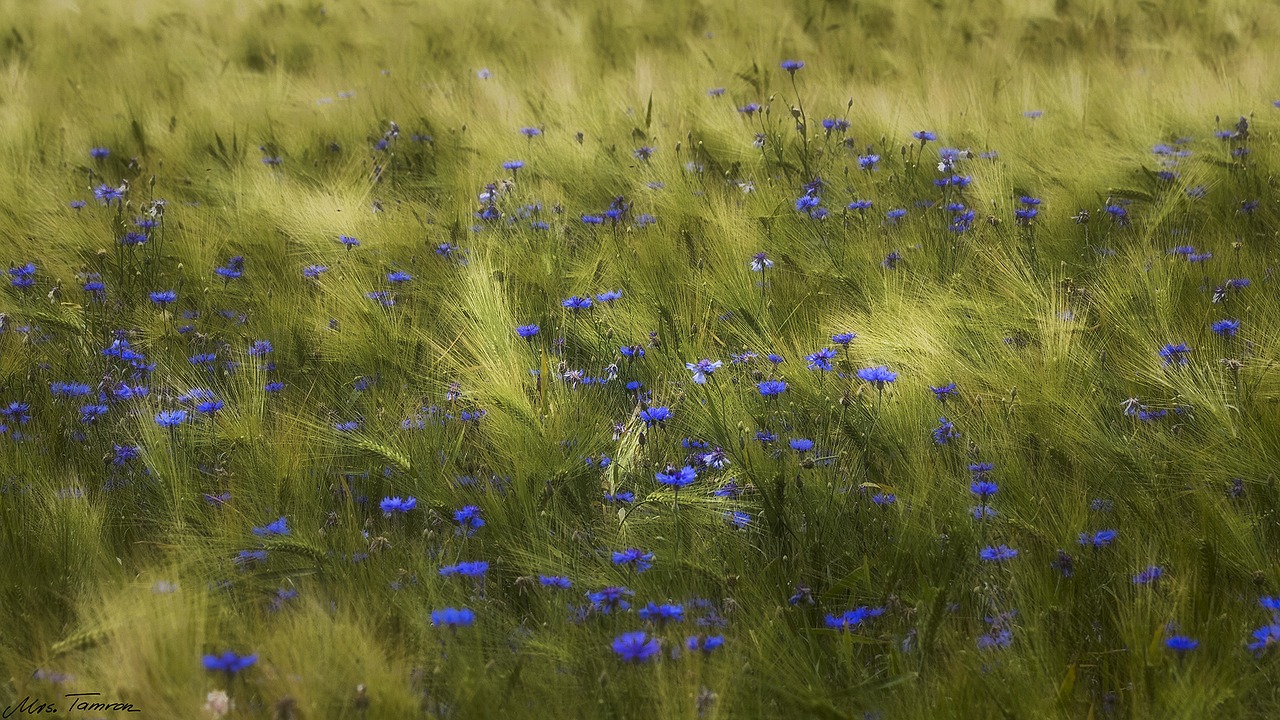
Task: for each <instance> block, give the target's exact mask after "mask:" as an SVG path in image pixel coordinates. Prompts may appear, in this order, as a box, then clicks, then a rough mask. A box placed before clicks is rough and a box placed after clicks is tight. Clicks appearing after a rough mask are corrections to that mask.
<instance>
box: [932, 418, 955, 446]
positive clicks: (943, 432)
mask: <svg viewBox="0 0 1280 720" xmlns="http://www.w3.org/2000/svg"><path fill="white" fill-rule="evenodd" d="M959 435H960V433H959V432H957V431H956V426H955V425H954V424H952V422H951V421H950V420H948V419H946V418H945V417H940V418H938V427H936V428H934V429H933V441H934V442H935V443H937V444H938V445H946V444H947V441H949V440H954V439H955V438H956V437H958V436H959Z"/></svg>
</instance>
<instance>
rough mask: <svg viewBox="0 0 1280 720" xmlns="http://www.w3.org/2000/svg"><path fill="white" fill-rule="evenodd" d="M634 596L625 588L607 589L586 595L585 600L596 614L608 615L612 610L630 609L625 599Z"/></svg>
mask: <svg viewBox="0 0 1280 720" xmlns="http://www.w3.org/2000/svg"><path fill="white" fill-rule="evenodd" d="M631 595H635V593H633V592H631V591H630V590H628V589H627V588H625V587H607V588H602V589H600V590H597V591H595V592H589V593H587V599H588V600H590V601H591V607H592V608H593V609H595V610H596V611H597V612H601V613H604V614H606V615H607V614H609V613H610V612H612V611H614V610H618V611H623V610H627V609H628V608H630V607H631V603H628V602H627V600H626V598H627V597H629V596H631Z"/></svg>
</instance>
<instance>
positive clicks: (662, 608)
mask: <svg viewBox="0 0 1280 720" xmlns="http://www.w3.org/2000/svg"><path fill="white" fill-rule="evenodd" d="M640 619H641V620H653V621H656V622H659V623H664V622H680V621H681V620H684V606H683V605H678V604H663V605H658V604H655V603H649V604H648V605H645V606H644V607H643V608H640Z"/></svg>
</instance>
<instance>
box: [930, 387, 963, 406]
mask: <svg viewBox="0 0 1280 720" xmlns="http://www.w3.org/2000/svg"><path fill="white" fill-rule="evenodd" d="M929 389H930V390H932V391H933V396H934V397H935V398H937V400H938V401H939V402H941V403H943V404H944V405H945V404H946V402H947V398H948V397H949V396H951V395H959V394H960V392H959V391H958V390H956V384H955V383H948V384H946V385H943V386H941V387H934V386H932V385H930V386H929Z"/></svg>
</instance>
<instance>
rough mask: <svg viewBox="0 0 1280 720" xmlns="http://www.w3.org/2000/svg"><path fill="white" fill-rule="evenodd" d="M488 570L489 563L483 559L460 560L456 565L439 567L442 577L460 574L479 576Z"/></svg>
mask: <svg viewBox="0 0 1280 720" xmlns="http://www.w3.org/2000/svg"><path fill="white" fill-rule="evenodd" d="M488 571H489V563H488V561H485V560H475V561H472V562H460V563H458V564H456V565H445V566H444V567H442V568H440V575H441V576H442V577H449V576H450V575H462V576H464V577H479V576H481V575H484V574H485V573H486V572H488Z"/></svg>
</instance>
